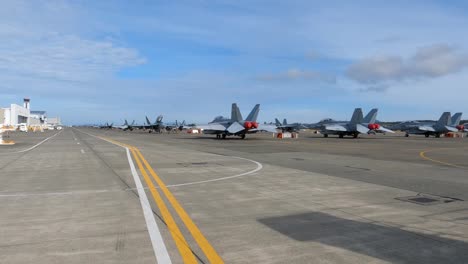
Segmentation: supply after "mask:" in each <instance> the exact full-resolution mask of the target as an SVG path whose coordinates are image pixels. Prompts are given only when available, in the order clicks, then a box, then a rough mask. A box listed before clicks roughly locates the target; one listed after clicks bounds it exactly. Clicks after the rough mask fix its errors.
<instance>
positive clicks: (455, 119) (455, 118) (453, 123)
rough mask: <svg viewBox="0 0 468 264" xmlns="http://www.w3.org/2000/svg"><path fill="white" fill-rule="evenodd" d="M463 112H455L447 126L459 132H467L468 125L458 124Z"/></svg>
mask: <svg viewBox="0 0 468 264" xmlns="http://www.w3.org/2000/svg"><path fill="white" fill-rule="evenodd" d="M462 115H463V113H461V112H459V113H455V114H454V115H453V116H452V118H451V119H450V124H449V126H451V127H454V128H456V129H457V130H458V131H460V132H468V126H465V125H466V124H463V125H460V121H461V117H462Z"/></svg>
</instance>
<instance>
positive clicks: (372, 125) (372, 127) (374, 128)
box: [362, 108, 395, 134]
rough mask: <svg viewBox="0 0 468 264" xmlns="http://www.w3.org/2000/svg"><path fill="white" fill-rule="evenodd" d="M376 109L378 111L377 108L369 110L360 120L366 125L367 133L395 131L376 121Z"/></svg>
mask: <svg viewBox="0 0 468 264" xmlns="http://www.w3.org/2000/svg"><path fill="white" fill-rule="evenodd" d="M378 111H379V109H377V108H374V109H372V110H370V111H369V113H368V114H367V115H366V116H365V117H364V119H363V121H362V124H363V125H365V126H367V128H369V132H367V133H368V134H376V133H383V134H385V133H395V131H393V130H390V129H388V128H385V127H383V126H381V125H380V124H379V123H378V122H377V113H378Z"/></svg>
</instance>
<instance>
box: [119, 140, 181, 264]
mask: <svg viewBox="0 0 468 264" xmlns="http://www.w3.org/2000/svg"><path fill="white" fill-rule="evenodd" d="M125 149H126V150H127V158H128V163H129V164H130V170H131V171H132V175H133V180H134V181H135V185H136V189H137V191H138V197H140V203H141V207H142V208H143V214H144V216H145V221H146V226H147V227H148V233H149V235H150V238H151V243H152V244H153V250H154V254H155V255H156V260H157V261H158V263H172V261H171V258H170V257H169V252H167V248H166V245H165V244H164V240H163V238H162V236H161V232H160V231H159V227H158V224H157V223H156V220H155V219H154V214H153V211H152V210H151V206H150V204H149V201H148V197H147V196H146V192H145V189H144V188H143V184H142V183H141V180H140V176H138V173H137V171H136V169H135V164H134V163H133V160H132V156H131V155H130V150H129V149H128V148H125Z"/></svg>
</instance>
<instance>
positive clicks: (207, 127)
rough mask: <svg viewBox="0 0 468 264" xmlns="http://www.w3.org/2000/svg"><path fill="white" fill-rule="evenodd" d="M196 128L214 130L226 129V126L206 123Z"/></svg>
mask: <svg viewBox="0 0 468 264" xmlns="http://www.w3.org/2000/svg"><path fill="white" fill-rule="evenodd" d="M196 128H199V129H203V130H214V131H226V127H224V126H223V125H221V124H208V125H199V126H196Z"/></svg>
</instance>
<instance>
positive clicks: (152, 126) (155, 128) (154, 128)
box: [144, 115, 166, 133]
mask: <svg viewBox="0 0 468 264" xmlns="http://www.w3.org/2000/svg"><path fill="white" fill-rule="evenodd" d="M145 118H146V124H147V125H146V126H144V128H146V129H149V133H151V132H156V133H161V132H162V131H163V130H164V129H166V127H165V126H164V124H163V122H162V119H163V116H162V115H160V116H158V118H156V121H155V122H154V123H151V122H150V120H149V118H148V117H147V116H145Z"/></svg>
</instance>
